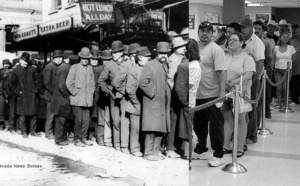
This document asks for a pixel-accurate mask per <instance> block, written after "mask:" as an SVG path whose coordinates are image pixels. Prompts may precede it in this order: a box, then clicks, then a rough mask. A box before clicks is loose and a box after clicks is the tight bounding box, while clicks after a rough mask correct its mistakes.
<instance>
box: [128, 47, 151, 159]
mask: <svg viewBox="0 0 300 186" xmlns="http://www.w3.org/2000/svg"><path fill="white" fill-rule="evenodd" d="M136 51H137V54H136V58H137V64H136V65H134V66H133V67H132V68H131V69H130V71H129V72H128V76H127V83H126V92H127V93H128V95H129V100H128V103H127V105H126V112H128V113H129V114H130V152H131V154H133V155H134V156H138V157H140V156H143V154H142V153H141V148H140V143H139V138H140V115H141V102H142V90H141V89H140V88H139V86H138V82H139V79H140V76H141V73H142V69H143V68H144V66H145V65H146V64H147V63H148V61H149V60H150V56H151V53H150V52H149V49H148V47H139V48H137V49H136Z"/></svg>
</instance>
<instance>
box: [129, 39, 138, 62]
mask: <svg viewBox="0 0 300 186" xmlns="http://www.w3.org/2000/svg"><path fill="white" fill-rule="evenodd" d="M139 47H140V44H138V43H131V44H130V45H129V47H128V54H129V59H130V60H131V62H132V66H134V65H135V64H136V61H135V56H136V52H137V51H136V49H137V48H139Z"/></svg>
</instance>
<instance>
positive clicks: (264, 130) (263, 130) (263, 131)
mask: <svg viewBox="0 0 300 186" xmlns="http://www.w3.org/2000/svg"><path fill="white" fill-rule="evenodd" d="M266 73H267V72H266V70H264V75H263V84H262V86H263V95H262V99H263V108H262V110H263V111H262V120H261V128H259V129H258V131H257V134H259V135H271V134H273V132H272V131H270V130H269V129H267V128H265V119H266V118H265V116H266V92H267V91H266V89H267V87H266V84H267V83H266Z"/></svg>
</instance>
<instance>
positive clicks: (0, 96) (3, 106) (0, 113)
mask: <svg viewBox="0 0 300 186" xmlns="http://www.w3.org/2000/svg"><path fill="white" fill-rule="evenodd" d="M2 64H3V69H1V70H0V117H1V120H2V118H3V120H2V121H0V122H1V123H0V130H3V128H4V126H3V125H2V122H3V124H4V125H5V131H8V130H9V128H10V127H9V123H8V121H5V116H7V115H8V104H7V101H6V97H5V94H4V89H3V87H4V86H3V85H4V81H5V79H6V78H5V77H4V76H5V74H6V73H7V71H8V70H9V69H10V68H11V66H12V64H11V62H10V61H9V59H3V61H2Z"/></svg>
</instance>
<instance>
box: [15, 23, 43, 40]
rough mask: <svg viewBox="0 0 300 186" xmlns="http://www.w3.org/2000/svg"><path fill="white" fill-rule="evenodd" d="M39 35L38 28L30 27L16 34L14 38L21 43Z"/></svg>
mask: <svg viewBox="0 0 300 186" xmlns="http://www.w3.org/2000/svg"><path fill="white" fill-rule="evenodd" d="M37 35H38V28H37V26H30V27H28V28H23V29H20V30H18V31H17V32H15V33H14V35H13V38H14V40H15V41H16V42H19V41H22V40H24V39H29V38H33V37H36V36H37Z"/></svg>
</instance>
